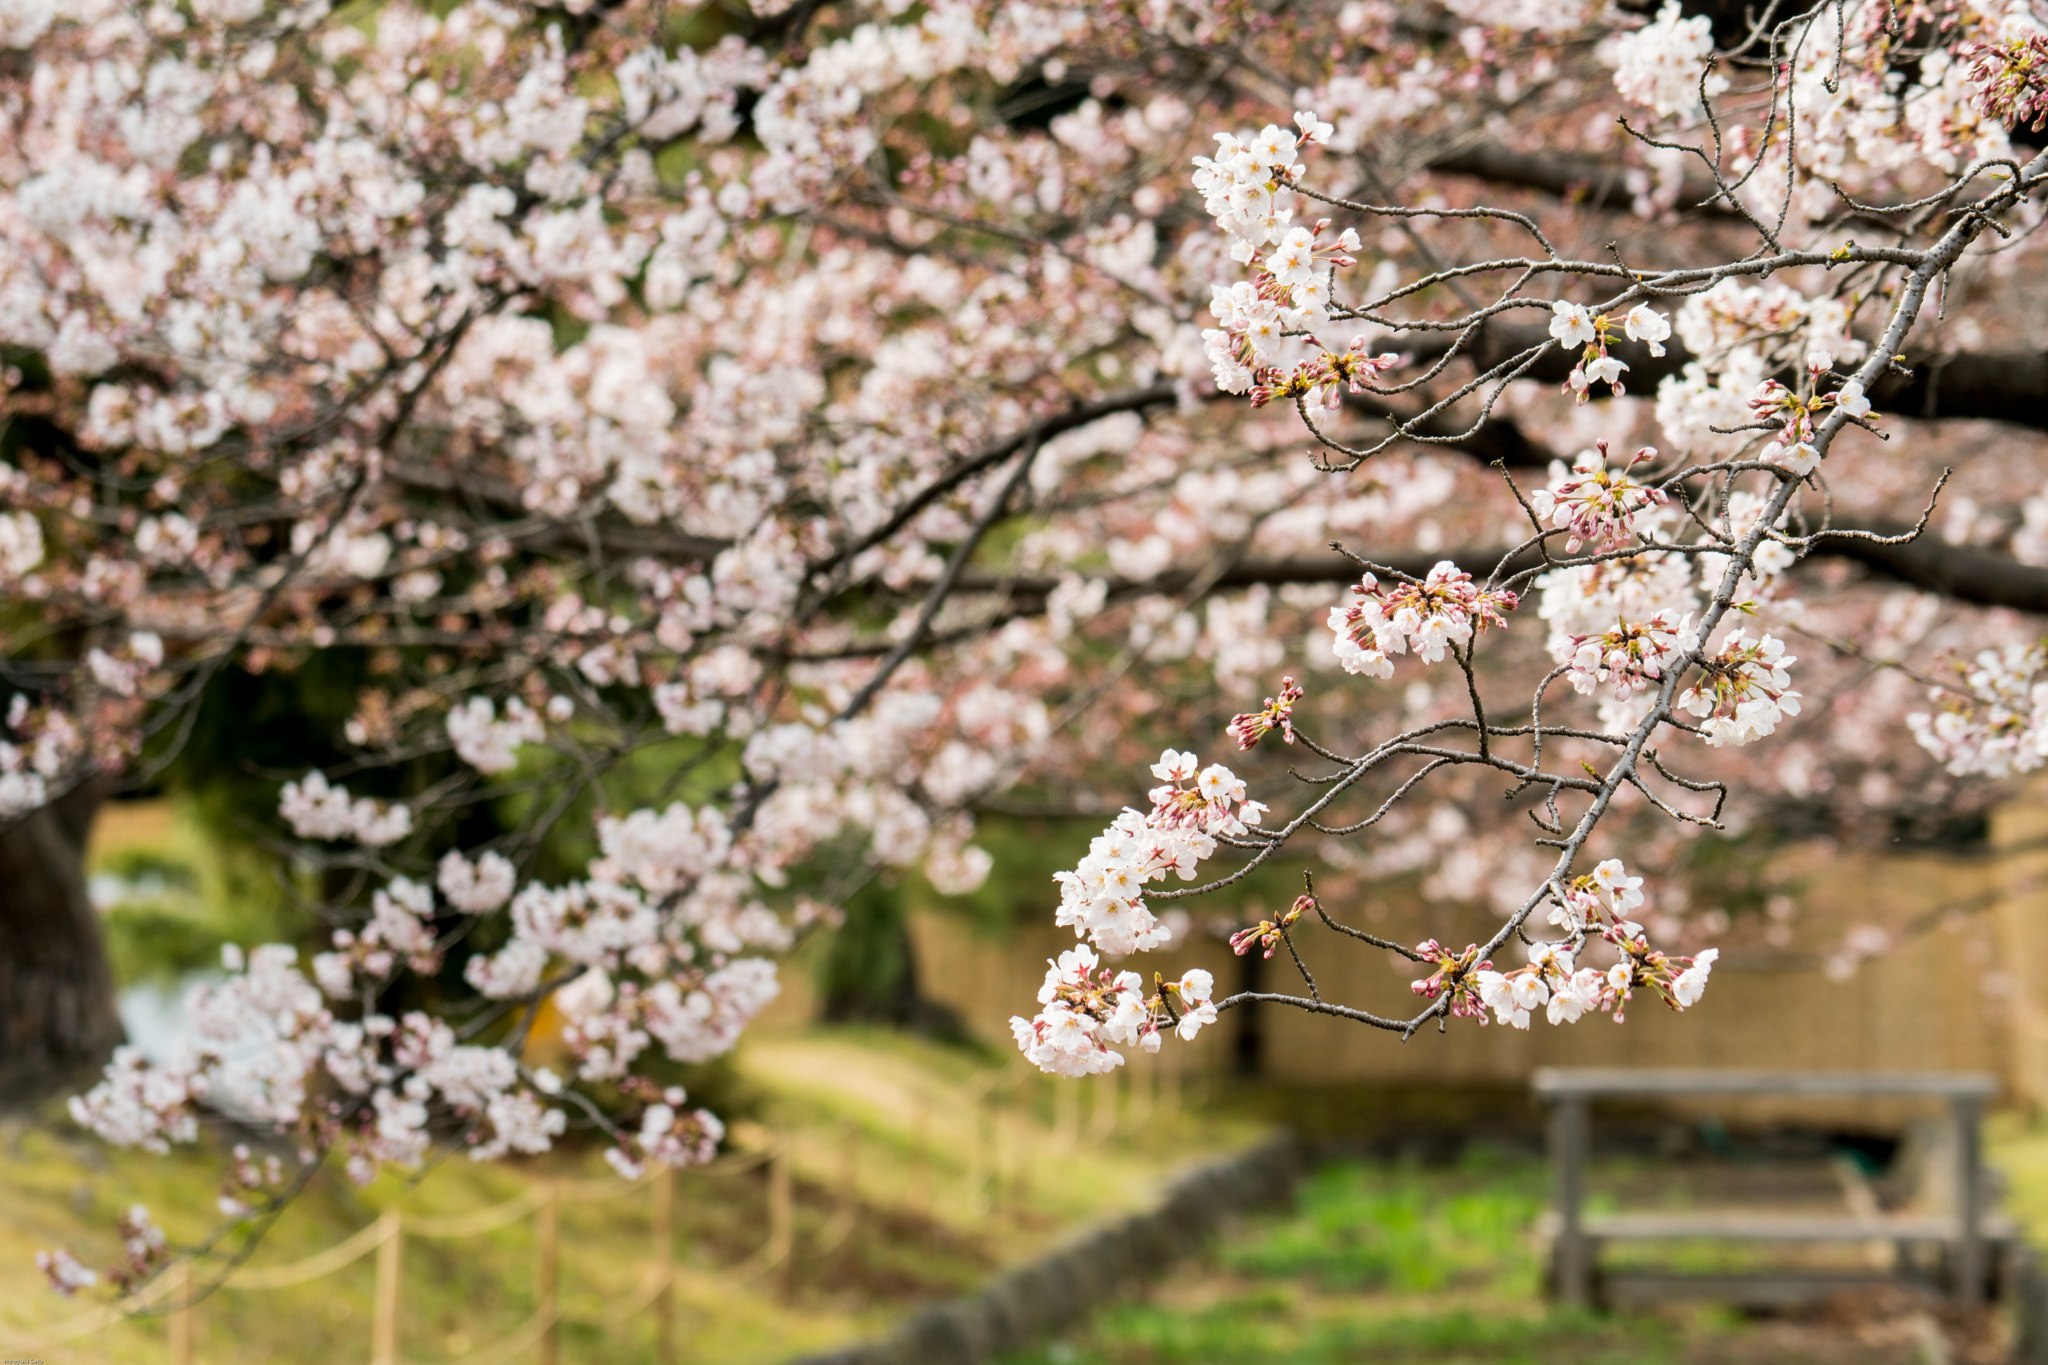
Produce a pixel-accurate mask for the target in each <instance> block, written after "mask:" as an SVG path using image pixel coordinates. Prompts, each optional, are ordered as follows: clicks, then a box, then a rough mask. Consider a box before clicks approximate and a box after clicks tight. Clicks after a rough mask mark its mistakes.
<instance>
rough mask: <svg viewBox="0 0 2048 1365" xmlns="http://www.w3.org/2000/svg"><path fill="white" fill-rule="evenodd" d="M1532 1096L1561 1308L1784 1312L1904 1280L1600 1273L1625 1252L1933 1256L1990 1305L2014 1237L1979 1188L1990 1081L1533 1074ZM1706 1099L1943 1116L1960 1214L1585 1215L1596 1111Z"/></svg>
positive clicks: (1910, 1075) (1968, 1292)
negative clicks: (1867, 1102) (1763, 1249)
mask: <svg viewBox="0 0 2048 1365" xmlns="http://www.w3.org/2000/svg"><path fill="white" fill-rule="evenodd" d="M1534 1086H1535V1090H1536V1094H1537V1095H1538V1096H1539V1097H1540V1098H1541V1099H1543V1100H1544V1101H1545V1102H1546V1103H1547V1104H1548V1105H1549V1106H1550V1137H1549V1146H1550V1161H1551V1175H1552V1180H1553V1189H1552V1200H1553V1202H1552V1208H1551V1212H1550V1214H1549V1216H1548V1217H1547V1218H1546V1219H1545V1223H1546V1228H1545V1230H1546V1231H1547V1233H1548V1234H1549V1239H1550V1276H1551V1281H1550V1282H1551V1286H1552V1289H1553V1291H1554V1292H1555V1293H1556V1295H1557V1297H1558V1298H1559V1299H1561V1300H1562V1301H1563V1302H1565V1303H1567V1304H1574V1305H1580V1306H1584V1305H1590V1304H1591V1303H1592V1302H1593V1301H1594V1298H1595V1290H1596V1286H1597V1288H1598V1290H1599V1298H1600V1299H1601V1300H1602V1301H1603V1302H1608V1303H1614V1302H1621V1301H1626V1300H1636V1299H1649V1300H1655V1299H1662V1298H1671V1297H1686V1296H1693V1297H1709V1298H1715V1299H1722V1300H1732V1301H1739V1302H1744V1303H1751V1304H1759V1305H1767V1304H1768V1305H1779V1304H1785V1303H1789V1302H1794V1301H1797V1300H1799V1299H1803V1298H1811V1297H1814V1296H1817V1295H1823V1294H1826V1293H1829V1292H1833V1291H1835V1290H1838V1289H1841V1288H1845V1287H1849V1286H1852V1285H1861V1284H1869V1283H1874V1282H1881V1283H1897V1282H1898V1281H1899V1280H1900V1278H1901V1275H1900V1272H1899V1271H1897V1270H1895V1271H1893V1272H1891V1273H1889V1274H1883V1275H1874V1274H1870V1273H1867V1272H1856V1271H1848V1270H1843V1271H1832V1270H1820V1271H1809V1270H1787V1271H1783V1272H1775V1273H1769V1274H1758V1275H1683V1274H1678V1273H1675V1272H1664V1271H1632V1272H1613V1273H1603V1272H1602V1269H1601V1266H1600V1264H1599V1262H1600V1249H1601V1247H1602V1246H1604V1245H1605V1244H1607V1243H1609V1242H1624V1241H1628V1242H1679V1241H1730V1242H1770V1243H1780V1244H1790V1243H1830V1242H1834V1243H1855V1242H1866V1243H1885V1242H1888V1243H1890V1244H1892V1245H1893V1246H1894V1247H1896V1248H1898V1249H1899V1255H1898V1257H1897V1260H1898V1264H1899V1266H1900V1267H1902V1268H1903V1267H1907V1266H1911V1265H1912V1264H1914V1262H1915V1258H1914V1256H1913V1255H1912V1251H1913V1249H1914V1248H1916V1247H1920V1246H1931V1247H1933V1248H1934V1249H1935V1250H1936V1252H1937V1253H1938V1255H1939V1256H1940V1258H1941V1261H1942V1264H1943V1266H1944V1273H1943V1274H1942V1276H1941V1279H1942V1280H1943V1282H1944V1287H1945V1288H1946V1290H1947V1292H1948V1293H1949V1295H1950V1296H1951V1297H1953V1298H1954V1299H1955V1300H1956V1301H1957V1302H1959V1303H1965V1304H1968V1303H1976V1302H1979V1301H1981V1299H1982V1298H1983V1297H1984V1294H1985V1291H1986V1282H1987V1280H1988V1278H1989V1272H1990V1269H1991V1265H1992V1257H1993V1255H1994V1253H1996V1252H1997V1251H1998V1250H1999V1249H2000V1247H2001V1246H2003V1245H2006V1244H2010V1243H2011V1242H2012V1240H2013V1232H2012V1229H2011V1227H2010V1225H2009V1224H2008V1223H2006V1222H2005V1220H2003V1219H1999V1218H1996V1217H1993V1216H1992V1214H1991V1211H1990V1208H1989V1198H1988V1193H1987V1190H1986V1186H1985V1181H1984V1167H1983V1154H1982V1151H1981V1131H1980V1130H1981V1126H1982V1119H1983V1111H1984V1105H1985V1102H1986V1101H1988V1100H1989V1099H1990V1098H1991V1097H1992V1096H1993V1095H1994V1094H1995V1093H1997V1089H1998V1085H1997V1082H1996V1081H1995V1080H1994V1079H1993V1078H1991V1077H1989V1076H1981V1075H1940V1074H1933V1073H1926V1072H1897V1073H1891V1074H1886V1073H1882V1072H1877V1073H1849V1072H1839V1073H1830V1072H1804V1073H1800V1072H1771V1071H1630V1070H1623V1069H1619V1068H1599V1069H1585V1070H1559V1069H1546V1070H1543V1071H1539V1072H1537V1073H1536V1077H1535V1081H1534ZM1699 1095H1805V1096H1840V1097H1849V1098H1870V1097H1902V1096H1903V1097H1919V1098H1923V1099H1930V1100H1939V1101H1942V1102H1945V1103H1946V1105H1947V1106H1948V1113H1949V1120H1948V1121H1949V1124H1950V1125H1951V1130H1952V1134H1953V1139H1954V1142H1953V1148H1954V1151H1953V1160H1954V1162H1955V1169H1954V1182H1955V1200H1954V1202H1955V1208H1954V1210H1953V1212H1951V1213H1947V1214H1927V1213H1914V1214H1887V1213H1881V1212H1878V1211H1877V1209H1876V1208H1875V1205H1874V1201H1871V1200H1869V1198H1868V1196H1867V1195H1866V1196H1865V1202H1864V1206H1863V1207H1861V1208H1852V1209H1851V1210H1850V1212H1849V1213H1847V1214H1845V1215H1841V1216H1830V1215H1825V1214H1804V1213H1769V1212H1749V1211H1741V1210H1712V1209H1703V1210H1690V1209H1688V1210H1677V1211H1671V1212H1663V1211H1658V1212H1644V1213H1623V1214H1605V1215H1594V1214H1588V1213H1587V1212H1586V1209H1585V1202H1586V1165H1587V1161H1588V1158H1589V1156H1590V1155H1591V1152H1590V1148H1591V1136H1592V1134H1591V1121H1590V1109H1591V1106H1592V1103H1593V1101H1595V1100H1620V1099H1633V1100H1642V1099H1657V1098H1676V1097H1679V1096H1699Z"/></svg>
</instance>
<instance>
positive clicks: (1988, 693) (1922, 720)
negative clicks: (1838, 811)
mask: <svg viewBox="0 0 2048 1365" xmlns="http://www.w3.org/2000/svg"><path fill="white" fill-rule="evenodd" d="M1955 674H1956V679H1955V682H1954V683H1952V684H1950V685H1947V686H1941V687H1936V688H1934V689H1932V691H1931V692H1930V693H1929V696H1930V698H1931V699H1932V700H1933V701H1934V702H1935V704H1936V709H1934V710H1933V711H1916V712H1914V713H1913V714H1911V715H1909V716H1907V717H1906V724H1907V725H1908V727H1910V728H1911V730H1912V732H1913V738H1914V739H1915V740H1916V741H1917V742H1918V743H1919V745H1920V747H1921V748H1923V749H1925V750H1927V752H1928V753H1930V754H1932V755H1934V757H1935V759H1936V760H1938V761H1939V762H1940V763H1941V765H1942V766H1943V767H1944V768H1946V769H1948V771H1949V772H1951V773H1953V774H1955V775H1956V776H1958V777H1969V776H1973V775H1974V776H1982V777H1993V778H1999V777H2010V776H2012V775H2013V774H2015V773H2030V772H2033V771H2035V770H2036V769H2038V768H2040V767H2041V766H2042V764H2043V763H2048V649H2044V647H2043V646H2042V645H2040V644H2038V643H2036V644H2010V645H2007V646H2005V647H2004V648H2003V649H1986V650H1983V651H1981V652H1979V653H1978V655H1977V656H1976V658H1974V659H1972V660H1970V661H1969V662H1967V663H1965V662H1960V661H1959V662H1957V664H1956V665H1955Z"/></svg>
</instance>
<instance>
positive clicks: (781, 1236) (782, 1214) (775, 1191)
mask: <svg viewBox="0 0 2048 1365" xmlns="http://www.w3.org/2000/svg"><path fill="white" fill-rule="evenodd" d="M794 1202H795V1201H794V1199H793V1197H792V1194H791V1191H790V1177H789V1140H788V1139H787V1138H784V1137H778V1138H776V1139H775V1145H774V1146H773V1147H772V1148H770V1149H769V1152H768V1263H769V1265H770V1266H772V1267H773V1268H774V1275H775V1283H776V1289H777V1292H778V1293H780V1294H781V1296H782V1297H783V1298H785V1299H786V1298H788V1297H789V1295H790V1291H791V1289H792V1288H793V1287H794V1285H795V1283H796V1282H795V1278H794V1273H793V1272H794V1266H793V1264H792V1263H793V1262H794V1261H795V1259H796V1239H795V1235H794V1227H793V1224H794V1221H795V1209H794V1207H793V1205H794ZM550 1365H552V1362H550Z"/></svg>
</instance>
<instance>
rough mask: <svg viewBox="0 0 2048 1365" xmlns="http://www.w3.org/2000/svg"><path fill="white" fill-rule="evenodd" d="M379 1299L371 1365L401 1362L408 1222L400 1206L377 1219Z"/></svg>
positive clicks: (374, 1312)
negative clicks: (401, 1283) (402, 1260)
mask: <svg viewBox="0 0 2048 1365" xmlns="http://www.w3.org/2000/svg"><path fill="white" fill-rule="evenodd" d="M377 1222H378V1223H379V1224H380V1225H381V1227H382V1231H381V1232H380V1233H379V1235H378V1240H377V1289H376V1295H377V1297H376V1301H375V1304H374V1305H373V1307H372V1308H371V1313H370V1362H371V1365H398V1269H399V1257H400V1256H401V1255H402V1254H403V1252H404V1248H405V1223H404V1220H403V1218H402V1217H401V1216H400V1214H399V1213H398V1211H397V1210H396V1209H387V1210H385V1212H384V1213H383V1214H382V1215H381V1216H380V1217H379V1218H378V1219H377Z"/></svg>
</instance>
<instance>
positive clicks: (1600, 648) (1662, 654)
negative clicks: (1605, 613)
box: [1566, 608, 1699, 701]
mask: <svg viewBox="0 0 2048 1365" xmlns="http://www.w3.org/2000/svg"><path fill="white" fill-rule="evenodd" d="M1698 644H1699V641H1698V638H1697V637H1696V636H1695V635H1694V634H1693V631H1692V622H1691V619H1690V618H1689V617H1683V616H1677V615H1675V614H1674V613H1673V612H1671V611H1670V609H1668V608H1667V609H1665V610H1663V611H1660V612H1658V613H1657V614H1656V615H1655V616H1652V617H1651V618H1650V619H1649V620H1647V621H1637V622H1630V621H1622V622H1619V623H1617V624H1616V625H1613V626H1610V627H1608V628H1607V629H1606V630H1604V631H1602V632H1600V633H1599V634H1598V635H1580V636H1576V637H1574V638H1573V641H1572V655H1571V664H1570V672H1569V673H1567V674H1566V676H1567V677H1568V678H1569V679H1570V680H1571V685H1572V688H1573V690H1574V691H1577V692H1579V693H1581V694H1582V695H1585V696H1591V695H1592V694H1593V691H1594V689H1595V688H1596V687H1598V686H1599V685H1600V684H1601V683H1603V682H1611V683H1613V684H1614V698H1615V700H1617V701H1624V700H1626V699H1627V698H1628V697H1630V696H1631V695H1633V694H1634V693H1636V692H1637V691H1639V690H1641V689H1643V688H1649V687H1655V686H1656V685H1657V684H1658V683H1660V682H1662V681H1663V679H1664V675H1665V674H1666V673H1668V672H1669V671H1670V670H1671V669H1672V667H1673V666H1674V665H1676V664H1678V663H1680V662H1681V661H1683V659H1684V658H1685V656H1686V655H1688V654H1690V653H1691V652H1692V651H1693V650H1694V649H1695V648H1697V647H1698Z"/></svg>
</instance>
